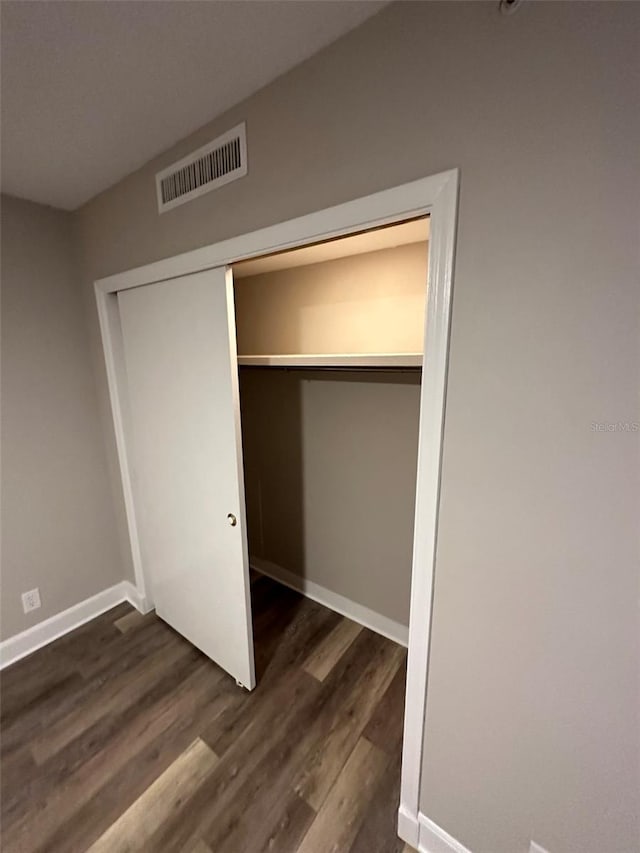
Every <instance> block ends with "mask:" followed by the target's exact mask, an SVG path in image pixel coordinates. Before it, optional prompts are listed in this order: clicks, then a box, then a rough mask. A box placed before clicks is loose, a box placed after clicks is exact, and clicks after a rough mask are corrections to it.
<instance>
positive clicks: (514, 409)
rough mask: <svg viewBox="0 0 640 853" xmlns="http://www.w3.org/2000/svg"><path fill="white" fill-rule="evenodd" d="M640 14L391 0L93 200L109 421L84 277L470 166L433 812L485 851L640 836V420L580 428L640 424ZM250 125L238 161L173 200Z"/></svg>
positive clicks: (440, 597)
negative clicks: (220, 138) (241, 166)
mask: <svg viewBox="0 0 640 853" xmlns="http://www.w3.org/2000/svg"><path fill="white" fill-rule="evenodd" d="M639 31H640V6H639V5H638V4H636V3H622V4H618V3H614V2H603V3H599V2H593V3H580V2H570V3H562V2H557V3H525V4H524V6H523V7H522V9H521V10H520V11H519V12H518V13H517V14H516V15H513V16H511V17H501V16H499V15H498V13H497V3H493V2H491V3H465V2H456V3H449V2H445V3H435V2H434V3H408V4H393V5H392V6H391V7H389V8H388V9H387V10H385V11H384V12H382V13H381V14H380V15H379V16H377V17H376V18H373V19H371V20H370V21H368V22H367V23H366V24H365V25H364V26H362V27H361V28H359V29H358V30H356V31H354V32H353V33H351V34H349V35H348V36H347V37H345V38H344V39H343V40H341V41H339V42H337V43H336V44H335V45H333V46H331V47H329V48H328V49H326V50H325V51H323V52H322V53H320V54H318V55H317V56H316V57H314V58H313V59H311V60H310V61H309V62H307V63H305V64H304V65H302V66H300V67H299V68H297V69H296V70H294V71H293V72H291V73H290V74H288V75H286V76H284V77H282V78H281V79H279V80H278V81H276V82H275V83H273V84H271V85H270V86H268V87H267V88H265V89H264V90H263V91H261V92H259V93H258V94H257V95H255V96H254V97H253V98H251V99H249V100H248V101H246V102H244V103H243V104H241V105H240V106H238V107H237V108H234V109H233V110H231V111H230V112H229V113H227V114H226V115H225V116H223V117H222V118H221V119H220V120H218V121H216V122H214V123H213V124H211V125H209V126H207V127H205V128H203V129H202V130H201V131H200V132H198V133H197V134H195V135H193V136H192V137H191V138H190V139H188V140H186V141H185V142H184V143H181V144H180V145H178V146H176V147H175V148H174V149H173V150H172V151H170V152H168V153H167V154H166V156H163V157H161V158H159V159H157V160H156V161H154V162H153V163H151V164H150V165H149V166H148V167H146V168H144V169H142V170H141V171H139V172H136V173H135V174H133V175H131V176H130V177H128V178H127V179H126V180H125V181H123V182H122V183H120V184H119V185H118V186H116V187H114V188H113V189H112V190H110V191H109V192H106V193H104V194H103V195H101V196H100V197H98V198H97V199H95V200H94V201H92V202H91V203H89V204H88V205H87V206H86V207H85V208H84V209H82V211H80V214H79V216H78V235H79V238H80V239H81V241H82V244H83V248H84V258H83V265H84V280H85V295H86V299H87V306H88V308H89V309H90V310H91V311H92V312H93V318H94V319H93V325H92V341H93V347H94V354H95V356H96V362H95V363H96V366H97V370H98V377H99V381H100V393H101V401H102V407H103V414H104V417H105V423H108V422H109V414H108V407H107V406H106V405H105V401H106V391H105V384H104V375H103V373H104V371H103V368H102V362H101V353H100V349H99V337H98V333H97V324H96V322H95V309H94V308H93V294H92V292H91V281H92V279H93V278H95V277H97V276H102V275H106V274H108V273H113V272H117V271H119V270H123V269H127V268H129V267H132V266H135V265H138V264H142V263H145V262H147V261H151V260H155V259H158V258H161V257H166V256H170V255H173V254H175V253H177V252H181V251H185V250H187V249H192V248H195V247H197V246H201V245H204V244H207V243H211V242H214V241H216V240H219V239H222V238H225V237H229V236H232V235H235V234H241V233H243V232H246V231H248V230H251V229H254V228H258V227H260V226H264V225H268V224H270V223H273V222H277V221H279V220H282V219H286V218H289V217H294V216H297V215H300V214H304V213H307V212H310V211H313V210H316V209H320V208H324V207H326V206H328V205H331V204H336V203H339V202H342V201H346V200H348V199H351V198H355V197H358V196H361V195H364V194H366V193H370V192H372V191H375V190H378V189H382V188H384V187H389V186H393V185H395V184H398V183H401V182H403V181H408V180H411V179H414V178H418V177H421V176H423V175H427V174H431V173H434V172H437V171H440V170H442V169H445V168H449V167H452V166H458V167H460V169H461V175H462V185H461V197H460V219H459V232H458V238H459V239H458V254H457V265H456V278H455V297H454V306H453V326H452V353H451V369H450V378H449V394H448V401H447V415H446V430H445V446H444V469H443V491H442V512H441V524H440V532H439V545H438V556H437V578H436V587H435V604H434V606H435V620H434V632H433V655H432V670H431V675H430V682H429V684H430V695H429V707H428V718H427V735H426V744H425V750H424V785H423V793H422V807H423V810H424V811H425V812H426V814H427V815H428V816H429V817H430V818H432V819H433V820H435V821H436V822H437V823H438V824H440V825H441V826H442V827H444V828H445V829H446V830H447V831H448V832H449V833H451V834H452V835H453V836H455V837H457V838H459V839H460V840H461V841H462V842H464V843H465V844H466V845H467V846H468V847H470V848H471V849H473V850H475V851H478V853H521V851H526V850H527V846H528V842H529V839H530V838H532V837H533V838H535V839H536V840H537V841H538V842H539V843H541V844H543V845H544V846H546V847H547V848H548V849H549V850H550V851H552V853H567V852H568V851H575V853H577V851H580V853H589V852H590V853H600V852H601V851H603V850H606V851H609V852H610V853H614V851H615V853H632V851H634V850H636V849H637V840H638V822H637V821H638V818H637V804H638V793H639V791H638V766H639V765H638V757H639V756H638V732H639V727H638V717H637V708H638V705H637V698H638V682H637V678H638V613H637V600H638V563H637V557H638V537H637V516H638V506H639V495H638V480H637V459H638V435H637V434H631V433H620V432H596V431H593V430H592V427H591V424H592V422H605V421H607V422H617V421H632V420H638V419H639V415H638V408H637V406H638V373H637V370H638V362H639V359H638V334H637V332H638V324H637V323H638V292H639V290H638V282H637V273H638V254H637V237H638V235H637V225H638V201H639V199H640V187H639V185H638V174H639V172H638V165H639V164H638V150H639V149H638V130H639V127H638V108H637V107H638V103H637V99H638V74H637V70H638V60H637V57H638V32H639ZM242 119H246V120H247V127H248V140H249V152H250V153H249V175H248V177H247V178H245V179H243V180H242V181H238V182H237V183H233V184H230V185H228V186H226V187H224V188H222V189H221V190H219V191H218V192H216V193H212V194H209V195H207V196H203V197H201V198H200V199H197V200H196V201H194V202H193V203H191V204H189V205H187V206H184V207H180V208H177V209H175V210H173V211H171V212H169V213H167V214H164V215H163V216H162V217H159V216H158V215H157V212H156V202H155V190H154V184H153V174H154V172H155V170H156V169H158V168H161V167H162V166H165V165H167V164H168V163H170V162H172V161H173V160H174V159H176V158H178V157H179V156H182V155H183V154H185V153H186V152H187V151H189V150H191V149H193V148H195V147H196V146H198V145H200V144H203V143H204V142H206V141H207V140H208V139H210V138H211V137H212V136H213V135H215V134H216V133H219V132H222V131H224V130H226V129H227V128H228V127H231V126H232V125H233V124H234V123H235V122H237V121H240V120H242ZM110 452H111V460H112V466H111V469H112V472H113V471H115V468H114V466H113V460H114V458H115V457H114V454H113V439H112V438H111V439H110ZM114 482H115V483H117V478H114ZM120 511H121V508H120ZM123 553H124V551H123Z"/></svg>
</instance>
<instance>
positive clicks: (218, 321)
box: [118, 268, 255, 688]
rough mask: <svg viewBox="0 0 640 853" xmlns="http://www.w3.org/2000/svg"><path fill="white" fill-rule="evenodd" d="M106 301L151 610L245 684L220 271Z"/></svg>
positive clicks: (243, 568) (240, 497) (242, 533)
mask: <svg viewBox="0 0 640 853" xmlns="http://www.w3.org/2000/svg"><path fill="white" fill-rule="evenodd" d="M118 302H119V307H120V317H121V323H122V334H123V339H124V352H125V361H126V370H127V379H128V388H129V404H130V412H131V424H130V426H131V434H132V439H133V441H132V445H133V447H132V460H131V461H132V465H133V474H134V481H133V482H134V501H135V509H136V516H137V521H138V527H139V532H140V539H141V550H142V558H143V563H144V569H145V573H146V577H147V578H148V580H149V581H150V583H151V587H152V593H153V599H154V603H155V607H156V612H157V613H158V615H159V616H161V617H162V618H163V619H164V620H165V621H166V622H168V623H169V624H170V625H171V626H172V627H173V628H175V629H176V631H178V632H179V633H180V634H182V635H183V636H185V637H186V638H187V639H188V640H189V641H190V642H192V643H193V644H194V645H195V646H197V647H198V648H199V649H201V650H202V651H203V652H204V653H205V654H206V655H208V656H209V657H210V658H211V659H212V660H214V661H215V662H216V663H218V664H219V665H220V666H221V667H222V668H223V669H225V670H226V671H227V672H229V673H230V674H231V675H233V676H234V678H236V679H237V680H238V681H239V682H241V684H243V685H244V686H245V687H248V688H252V687H254V685H255V671H254V663H253V634H252V626H251V601H250V593H249V570H248V557H247V541H246V521H245V507H244V482H243V472H242V447H241V435H240V408H239V396H238V366H237V357H236V339H235V319H234V307H233V279H232V273H231V271H230V270H226V269H223V268H221V269H214V270H207V271H206V272H199V273H194V274H192V275H188V276H183V277H181V278H174V279H171V280H170V281H164V282H158V283H156V284H149V285H144V286H142V287H137V288H134V289H132V290H125V291H121V292H119V293H118Z"/></svg>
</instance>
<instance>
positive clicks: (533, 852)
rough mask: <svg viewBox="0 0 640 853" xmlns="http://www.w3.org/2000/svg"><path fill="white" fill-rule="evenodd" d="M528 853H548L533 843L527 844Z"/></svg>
mask: <svg viewBox="0 0 640 853" xmlns="http://www.w3.org/2000/svg"><path fill="white" fill-rule="evenodd" d="M529 853H549V851H548V850H545V849H544V847H541V846H540V845H539V844H536V842H535V841H531V842H530V844H529Z"/></svg>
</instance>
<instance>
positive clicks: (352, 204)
mask: <svg viewBox="0 0 640 853" xmlns="http://www.w3.org/2000/svg"><path fill="white" fill-rule="evenodd" d="M458 184H459V173H458V170H456V169H454V170H450V171H447V172H441V173H439V174H437V175H432V176H430V177H427V178H422V179H421V180H418V181H413V182H411V183H408V184H403V185H401V186H399V187H394V188H392V189H388V190H383V191H382V192H378V193H374V194H373V195H369V196H365V197H364V198H359V199H356V200H354V201H349V202H347V203H345V204H340V205H337V206H336V207H330V208H327V209H326V210H322V211H318V212H317V213H311V214H309V215H307V216H301V217H299V218H297V219H291V220H288V221H287V222H282V223H279V224H277V225H271V226H269V227H267V228H261V229H260V230H258V231H253V232H251V233H249V234H244V235H242V236H240V237H233V238H231V239H229V240H223V241H222V242H219V243H215V244H213V245H210V246H205V247H203V248H201V249H195V250H194V251H191V252H186V253H184V254H181V255H177V256H175V257H173V258H166V259H164V260H160V261H156V262H154V263H151V264H147V265H146V266H142V267H137V268H136V269H132V270H128V271H126V272H122V273H118V274H116V275H112V276H108V277H107V278H103V279H100V280H98V281H96V282H95V291H96V300H97V305H98V316H99V320H100V330H101V333H102V343H103V347H104V354H105V363H106V370H107V380H108V384H109V396H110V399H111V408H112V413H113V423H114V429H115V437H116V445H117V451H118V460H119V463H120V474H121V478H122V488H123V495H124V502H125V509H126V516H127V524H128V529H129V540H130V545H131V557H132V561H133V567H134V571H135V579H136V586H137V588H138V593H139V595H140V600H141V602H142V607H143V609H145V610H149V609H151V607H152V606H153V603H152V589H150V584H149V583H148V581H147V579H145V573H144V569H143V565H142V559H141V553H140V543H139V539H138V529H137V523H136V513H135V506H134V500H133V490H132V484H131V467H130V463H129V450H128V441H127V436H128V435H129V413H128V406H127V396H126V371H125V364H124V353H123V345H122V332H121V329H120V318H119V313H118V300H117V297H116V293H117V291H119V290H126V289H128V288H131V287H139V286H140V285H144V284H152V283H154V282H157V281H165V280H167V279H171V278H175V277H177V276H182V275H187V274H189V273H193V272H199V271H200V270H205V269H210V268H212V267H221V266H227V265H231V264H234V263H237V262H238V261H241V260H247V259H248V258H252V257H257V256H259V255H266V254H271V253H274V252H278V251H282V250H284V249H293V248H297V247H299V246H304V245H307V244H311V243H316V242H318V241H321V240H326V239H330V238H334V237H339V236H345V235H348V234H351V233H353V232H356V231H362V230H365V229H368V228H375V227H377V226H380V225H389V224H392V223H393V222H399V221H402V220H405V219H410V218H413V217H418V216H424V215H430V217H431V222H430V226H431V233H430V245H429V279H428V281H429V288H428V295H427V311H426V319H425V339H424V340H425V351H424V363H423V370H422V389H421V397H420V430H419V440H418V471H417V483H416V511H415V529H414V546H413V567H412V577H411V610H410V618H409V654H408V663H407V690H406V699H405V705H406V707H405V719H404V745H403V755H402V781H401V792H400V810H399V813H398V832H399V835H400V836H401V837H402V838H403V840H405V841H407V842H409V843H410V844H412V845H413V846H416V847H417V845H418V813H419V805H420V777H421V772H422V754H423V744H424V724H425V710H426V700H427V675H428V666H429V644H430V636H431V610H432V599H433V579H434V568H435V557H436V539H437V528H438V508H439V500H440V473H441V461H442V437H443V427H444V409H445V394H446V384H447V365H448V356H449V331H450V320H451V293H452V285H453V262H454V253H455V236H456V221H457V209H458Z"/></svg>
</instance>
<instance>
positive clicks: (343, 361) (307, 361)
mask: <svg viewBox="0 0 640 853" xmlns="http://www.w3.org/2000/svg"><path fill="white" fill-rule="evenodd" d="M238 364H239V365H240V366H241V367H324V368H394V367H396V368H403V367H404V368H406V367H413V368H416V367H417V368H420V367H422V353H419V352H393V353H369V352H365V353H361V352H358V353H317V354H310V355H307V354H303V353H287V354H286V355H239V356H238Z"/></svg>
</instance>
